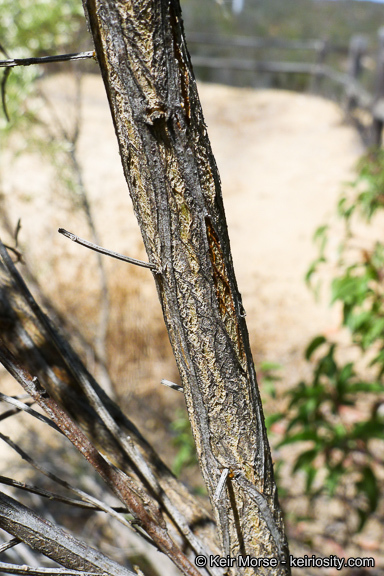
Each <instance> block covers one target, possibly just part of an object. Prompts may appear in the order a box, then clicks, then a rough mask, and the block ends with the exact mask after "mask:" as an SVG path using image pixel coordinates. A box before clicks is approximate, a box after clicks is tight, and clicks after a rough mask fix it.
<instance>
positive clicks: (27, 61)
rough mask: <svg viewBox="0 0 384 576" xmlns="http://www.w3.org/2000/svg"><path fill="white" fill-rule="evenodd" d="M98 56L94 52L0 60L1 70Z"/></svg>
mask: <svg viewBox="0 0 384 576" xmlns="http://www.w3.org/2000/svg"><path fill="white" fill-rule="evenodd" d="M88 58H93V59H94V60H96V55H95V52H94V51H93V50H89V51H88V52H76V53H73V54H60V55H57V56H39V57H36V58H7V60H0V68H15V67H16V66H31V65H32V64H49V63H51V62H70V61H71V60H86V59H88Z"/></svg>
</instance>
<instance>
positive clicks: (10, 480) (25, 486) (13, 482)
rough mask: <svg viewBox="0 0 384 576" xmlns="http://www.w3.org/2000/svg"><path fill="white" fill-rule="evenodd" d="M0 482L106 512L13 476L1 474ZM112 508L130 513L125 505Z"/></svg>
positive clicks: (85, 507) (39, 494)
mask: <svg viewBox="0 0 384 576" xmlns="http://www.w3.org/2000/svg"><path fill="white" fill-rule="evenodd" d="M0 484H4V485H5V486H11V487H12V488H18V489H20V490H24V491H25V492H29V493H30V494H37V495H38V496H42V497H43V498H49V499H50V500H56V501H57V502H62V503H63V504H68V505H70V506H75V507H76V508H83V509H85V510H94V511H95V512H105V510H103V509H102V508H100V506H96V505H95V504H92V503H91V502H84V501H82V500H77V499H75V498H67V497H66V496H62V495H61V494H56V493H55V492H51V491H50V490H45V489H43V488H38V487H37V486H33V485H32V484H26V483H25V482H18V481H17V480H14V479H13V478H7V477H6V476H1V475H0ZM111 508H112V510H114V511H115V512H118V513H119V514H129V510H128V508H126V507H125V506H111ZM0 552H1V548H0Z"/></svg>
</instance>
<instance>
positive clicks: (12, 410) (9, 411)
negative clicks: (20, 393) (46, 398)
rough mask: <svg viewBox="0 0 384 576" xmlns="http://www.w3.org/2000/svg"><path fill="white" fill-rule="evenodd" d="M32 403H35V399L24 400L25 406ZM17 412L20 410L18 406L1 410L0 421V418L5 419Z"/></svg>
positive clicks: (0, 419)
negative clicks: (4, 410)
mask: <svg viewBox="0 0 384 576" xmlns="http://www.w3.org/2000/svg"><path fill="white" fill-rule="evenodd" d="M34 403H35V401H34V400H31V401H30V402H26V406H32V405H33V404H34ZM19 412H21V409H20V408H11V409H10V410H7V411H6V412H3V413H2V414H0V422H1V421H2V420H6V419H7V418H10V417H11V416H15V414H19Z"/></svg>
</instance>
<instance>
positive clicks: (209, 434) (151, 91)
mask: <svg viewBox="0 0 384 576" xmlns="http://www.w3.org/2000/svg"><path fill="white" fill-rule="evenodd" d="M83 2H84V7H85V12H86V15H87V18H88V22H89V26H90V29H91V33H92V35H93V38H94V43H95V47H96V54H97V58H98V61H99V64H100V67H101V71H102V75H103V79H104V83H105V87H106V91H107V95H108V99H109V103H110V107H111V111H112V116H113V120H114V124H115V129H116V134H117V138H118V141H119V147H120V154H121V160H122V164H123V169H124V173H125V177H126V180H127V183H128V186H129V191H130V194H131V197H132V201H133V205H134V209H135V213H136V216H137V219H138V222H139V225H140V228H141V232H142V235H143V239H144V243H145V246H146V250H147V253H148V257H149V261H150V262H151V263H153V264H155V266H156V269H157V271H156V272H154V279H155V282H156V286H157V289H158V294H159V298H160V301H161V305H162V309H163V313H164V319H165V322H166V325H167V329H168V333H169V337H170V341H171V344H172V346H173V351H174V354H175V357H176V361H177V364H178V368H179V371H180V377H181V381H182V385H183V389H184V395H185V399H186V403H187V408H188V414H189V418H190V421H191V425H192V430H193V434H194V438H195V442H196V447H197V452H198V457H199V461H200V465H201V468H202V472H203V476H204V479H205V482H206V486H207V489H208V492H209V496H210V500H211V504H212V508H213V511H214V515H215V519H216V522H217V526H218V531H219V535H220V540H221V545H222V551H223V555H224V554H225V555H227V554H229V555H230V556H231V557H237V556H238V555H242V556H245V555H250V556H253V557H259V558H274V559H275V560H276V564H277V565H276V566H272V567H266V566H264V567H260V568H259V569H258V570H257V573H258V574H273V575H277V574H279V575H281V574H284V575H285V574H289V568H288V566H287V564H286V562H285V561H286V559H287V556H288V548H287V543H286V538H285V534H284V526H283V519H282V513H281V510H280V507H279V504H278V500H277V493H276V485H275V482H274V475H273V467H272V461H271V454H270V449H269V445H268V440H267V435H266V430H265V425H264V417H263V411H262V406H261V401H260V394H259V390H258V387H257V382H256V375H255V371H254V366H253V360H252V354H251V350H250V345H249V338H248V332H247V328H246V323H245V319H244V316H245V312H244V309H243V306H242V302H241V295H240V293H239V291H238V288H237V283H236V278H235V274H234V270H233V264H232V257H231V251H230V244H229V238H228V232H227V224H226V218H225V213H224V207H223V200H222V194H221V188H220V178H219V175H218V171H217V167H216V164H215V160H214V157H213V155H212V151H211V147H210V143H209V139H208V135H207V130H206V126H205V124H204V119H203V114H202V111H201V106H200V102H199V98H198V93H197V88H196V82H195V79H194V76H193V72H192V66H191V63H190V58H189V54H188V52H187V48H186V43H185V38H184V32H183V28H182V20H181V12H180V7H179V3H178V0H157V1H155V0H83ZM106 186H107V183H106ZM165 376H166V375H165ZM223 470H224V474H223ZM226 474H227V476H226ZM220 478H222V480H224V478H225V485H224V488H223V490H222V492H221V494H219V492H220V491H219V490H217V487H218V484H219V481H220ZM280 561H282V562H280ZM235 573H236V574H254V573H255V570H254V568H252V569H251V568H239V567H238V566H237V565H235V566H234V568H233V569H232V570H229V571H228V574H235Z"/></svg>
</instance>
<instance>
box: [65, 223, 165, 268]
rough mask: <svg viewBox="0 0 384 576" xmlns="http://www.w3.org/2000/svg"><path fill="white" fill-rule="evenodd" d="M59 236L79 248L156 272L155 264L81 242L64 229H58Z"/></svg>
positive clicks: (90, 243)
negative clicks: (77, 245)
mask: <svg viewBox="0 0 384 576" xmlns="http://www.w3.org/2000/svg"><path fill="white" fill-rule="evenodd" d="M58 232H59V234H62V235H63V236H65V237H66V238H69V239H70V240H72V241H73V242H76V243H77V244H80V245H81V246H85V247H86V248H90V250H94V251H95V252H99V253H100V254H105V255H106V256H111V257H112V258H116V259H117V260H122V261H123V262H129V264H135V265H136V266H141V267H142V268H150V269H151V270H155V271H156V266H155V264H151V263H150V262H143V261H142V260H136V258H130V257H129V256H123V255H122V254H119V253H118V252H113V250H107V249H106V248H102V247H101V246H97V245H96V244H93V243H92V242H88V240H83V238H79V236H76V235H75V234H72V232H68V231H67V230H64V228H59V230H58Z"/></svg>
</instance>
